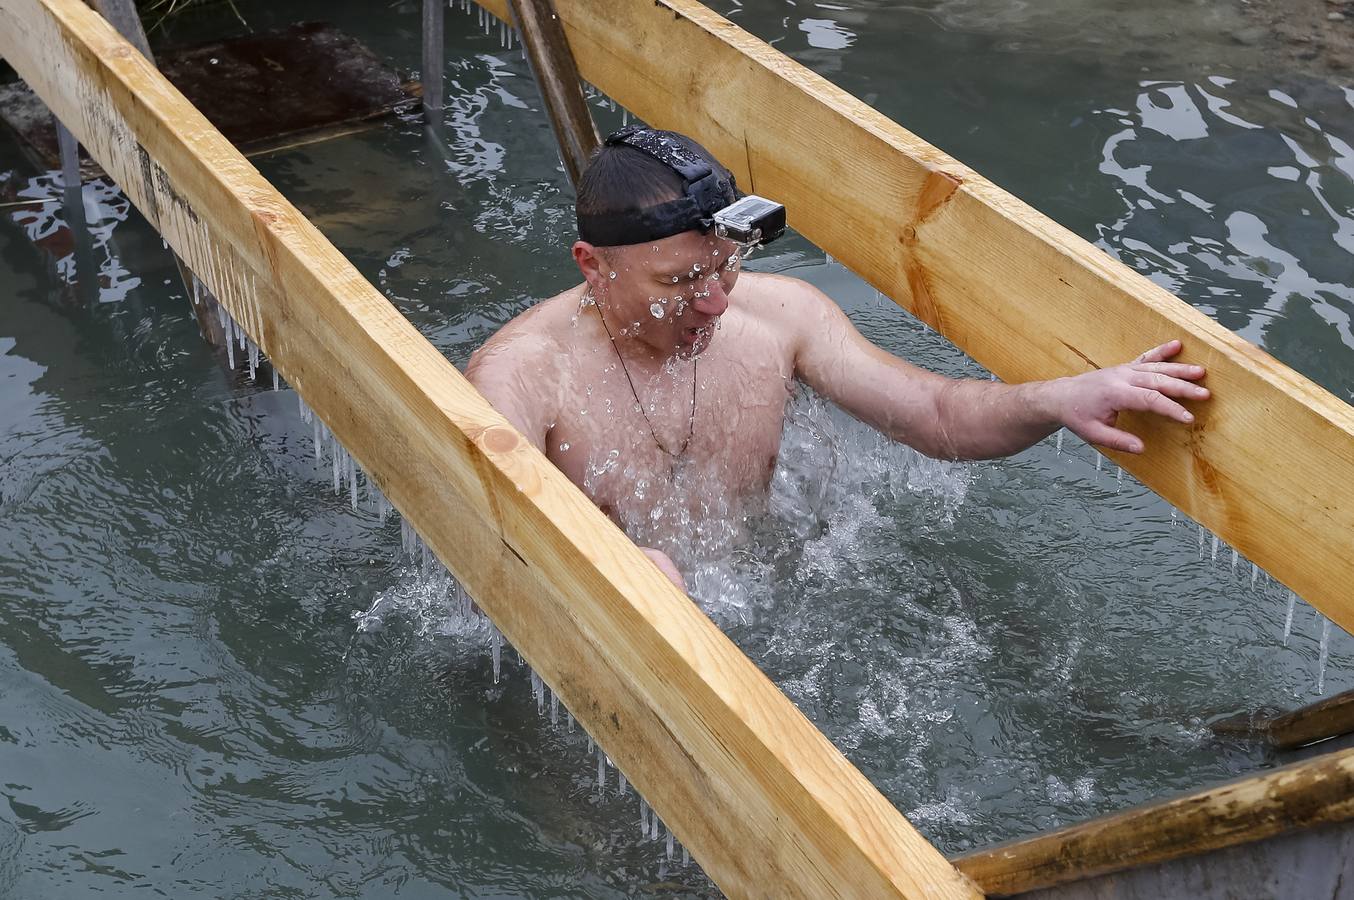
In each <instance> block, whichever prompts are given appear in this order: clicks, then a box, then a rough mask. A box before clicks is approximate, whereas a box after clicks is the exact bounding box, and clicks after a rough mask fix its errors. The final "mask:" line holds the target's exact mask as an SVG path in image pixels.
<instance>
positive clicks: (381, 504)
mask: <svg viewBox="0 0 1354 900" xmlns="http://www.w3.org/2000/svg"><path fill="white" fill-rule="evenodd" d="M192 289H193V292H194V298H193V299H194V302H195V303H201V302H202V301H203V300H204V299H211V294H210V292H209V291H208V289H207V287H206V286H205V285H203V284H202V282H201V281H199V280H198V279H197V278H194V279H193V285H192ZM216 308H217V315H218V316H219V321H220V325H221V331H222V334H223V335H224V340H225V343H226V353H227V360H228V362H229V364H230V367H231V370H232V371H234V370H235V368H236V352H237V350H238V352H239V353H240V359H241V360H242V361H245V362H246V363H247V365H248V373H249V379H250V380H251V381H256V380H257V375H258V371H259V368H260V367H261V365H262V364H263V363H265V362H266V361H267V360H266V358H265V357H264V356H263V353H262V351H261V350H260V348H259V346H258V345H257V344H255V343H254V341H253V339H252V338H250V337H249V335H248V334H246V333H245V330H244V329H243V328H242V327H240V324H239V323H238V322H236V321H235V319H234V318H233V317H232V316H231V314H230V312H229V311H227V309H226V307H225V304H223V303H217V305H216ZM269 368H271V369H272V378H273V390H275V391H276V390H280V389H281V385H282V381H281V378H280V376H279V374H278V371H277V368H276V367H275V366H269ZM296 403H297V407H298V410H299V412H300V417H301V421H302V422H303V423H304V424H306V425H308V426H310V429H311V438H312V442H313V454H314V459H315V464H316V466H317V467H320V466H322V465H323V463H324V462H325V458H326V456H327V457H328V463H329V465H328V467H327V468H328V470H329V472H328V474H329V481H330V483H331V484H332V486H333V491H334V494H335V495H343V494H345V493H346V494H347V497H348V502H349V504H350V505H351V506H352V508H353V509H354V510H358V509H366V508H370V510H371V511H372V512H373V513H374V514H375V515H376V516H377V518H378V520H379V521H380V522H381V523H382V524H384V523H385V521H386V519H387V518H388V517H389V516H390V514H391V513H392V512H397V510H395V508H394V506H393V505H392V504H391V503H390V501H389V500H387V499H386V497H385V494H384V493H382V491H381V489H380V487H378V486H377V484H376V483H375V482H374V481H372V480H371V478H369V477H367V475H366V473H365V472H364V471H363V469H362V466H361V464H360V463H358V461H357V460H356V459H355V458H354V457H353V455H352V454H351V453H349V452H348V450H347V448H345V447H344V446H343V443H342V442H341V441H340V440H339V439H338V437H337V435H335V434H334V433H333V432H332V431H331V430H330V429H329V426H327V425H326V424H325V423H324V421H323V420H322V419H321V418H320V417H319V416H318V415H316V414H315V412H314V410H312V409H311V408H310V407H309V406H308V405H307V404H306V401H305V400H304V399H303V398H302V397H301V395H300V394H299V393H297V395H296ZM363 486H365V502H364V499H363V493H364V491H363ZM400 554H401V556H402V557H407V558H408V559H409V560H410V561H411V562H412V563H413V565H414V566H415V568H416V570H417V572H418V576H419V579H420V580H421V581H422V583H423V585H424V586H425V587H427V588H429V589H430V591H431V593H432V594H433V596H437V597H443V598H445V600H446V603H447V606H448V607H449V608H450V610H451V611H452V612H453V613H454V614H455V615H456V616H457V617H459V618H461V619H462V620H465V621H475V622H481V623H484V624H487V625H488V628H489V648H488V651H489V659H490V667H491V670H492V673H493V680H494V684H498V683H499V680H500V678H501V676H502V663H503V648H504V646H505V645H507V646H509V647H510V646H511V645H510V644H509V643H508V641H507V639H506V638H505V637H504V636H503V633H502V632H501V631H499V630H498V627H497V626H496V625H494V623H493V622H492V621H490V620H489V618H488V617H487V616H486V615H484V613H483V611H482V610H481V609H480V607H479V605H478V604H477V603H476V602H475V600H474V598H473V597H472V596H471V594H470V592H469V591H468V590H466V589H465V587H464V585H462V584H461V583H460V582H459V581H458V580H457V579H456V576H455V575H453V574H452V573H451V571H450V570H449V569H448V568H447V567H446V566H445V565H444V564H443V563H442V560H441V559H439V558H438V556H437V554H436V553H435V552H434V551H433V549H432V548H431V547H430V546H429V545H428V543H427V541H425V540H424V539H423V537H422V536H421V535H420V534H419V533H418V531H417V530H416V529H415V528H414V526H413V525H412V524H411V523H410V522H409V520H408V519H405V518H403V517H401V519H400ZM517 658H518V660H519V662H520V663H521V664H522V665H523V666H525V667H526V669H527V671H528V673H529V674H530V679H531V694H532V697H533V698H534V700H535V701H536V710H537V712H538V713H540V714H541V715H542V716H543V717H544V716H547V715H548V716H549V721H550V724H551V726H553V727H555V728H559V727H560V724H561V723H560V710H561V709H562V708H563V710H564V720H565V722H564V726H563V727H564V728H565V729H567V732H568V733H569V734H572V733H573V732H574V729H575V727H576V720H575V719H574V716H573V713H571V712H569V710H568V709H567V708H565V707H564V706H563V704H562V703H561V701H560V698H559V695H558V694H556V693H555V692H554V690H553V689H551V687H550V686H549V685H548V684H546V683H545V681H544V679H542V678H541V676H540V675H539V674H538V673H537V672H536V670H535V669H533V668H532V667H531V665H530V664H529V663H528V662H526V660H524V659H523V658H522V655H521V653H520V652H519V653H517ZM584 733H585V734H587V729H584ZM587 738H588V753H589V754H595V755H596V759H597V792H598V795H599V796H604V795H605V794H606V790H607V784H608V781H614V783H615V795H616V796H618V797H626V796H628V795H629V793H630V781H629V779H628V778H627V777H626V775H625V773H624V772H623V771H621V769H620V768H619V767H618V766H617V765H616V764H615V763H614V762H612V760H611V757H609V756H608V755H607V754H606V753H605V752H604V751H603V750H602V748H601V746H600V745H599V744H597V742H596V741H595V740H594V739H593V737H592V735H591V734H587ZM608 769H614V770H615V772H616V774H615V776H614V778H609V777H608V775H607V770H608ZM635 794H636V796H637V797H638V799H639V822H640V839H641V840H645V841H657V840H659V839H660V838H665V842H664V855H665V858H666V860H667V861H668V862H672V861H673V859H674V857H675V855H676V853H677V851H678V849H680V850H681V859H682V865H684V866H685V865H688V864H690V862H691V854H690V851H688V850H687V849H686V847H683V846H681V845H680V844H679V843H678V842H677V840H676V838H675V836H674V835H673V833H672V831H671V830H670V829H668V828H667V827H666V826H665V825H664V824H663V821H662V820H661V819H660V818H659V816H658V813H657V812H656V811H655V810H654V809H653V807H652V806H650V805H649V802H648V801H647V800H645V799H644V797H643V796H642V795H640V793H639V791H638V789H636V791H635Z"/></svg>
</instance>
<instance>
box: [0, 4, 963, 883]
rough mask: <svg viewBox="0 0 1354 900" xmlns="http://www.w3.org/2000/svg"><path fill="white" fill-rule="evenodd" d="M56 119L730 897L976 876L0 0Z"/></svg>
mask: <svg viewBox="0 0 1354 900" xmlns="http://www.w3.org/2000/svg"><path fill="white" fill-rule="evenodd" d="M0 54H3V55H4V57H5V58H6V59H7V60H8V61H9V62H10V63H11V65H13V66H14V67H15V69H16V70H17V71H18V72H19V73H20V74H21V75H22V76H23V77H24V79H25V80H27V82H28V83H29V85H30V86H31V87H32V88H33V89H34V90H35V91H36V92H37V93H38V95H39V96H40V97H41V98H42V99H43V100H44V101H45V102H46V103H47V105H48V106H49V107H51V109H52V110H53V112H54V113H55V114H56V115H57V116H58V117H59V118H60V119H61V120H62V121H63V122H65V123H66V124H67V126H68V127H69V128H70V129H71V131H72V132H73V133H74V134H75V136H76V137H77V138H78V139H79V140H80V141H81V143H83V144H84V145H85V147H86V148H87V149H88V150H89V152H90V153H91V155H92V156H93V157H94V158H95V159H97V160H98V161H99V162H100V164H102V166H103V167H104V170H105V171H106V172H108V173H109V175H111V176H112V177H113V178H114V179H115V180H116V181H117V183H118V184H119V186H121V188H122V189H123V190H124V191H125V192H126V193H127V195H128V196H129V197H130V198H131V200H132V201H133V202H134V203H135V204H136V206H137V208H138V209H139V210H140V211H141V212H142V213H143V214H144V215H145V217H146V219H147V220H148V221H149V222H150V223H151V224H152V225H153V226H154V227H155V228H157V229H158V230H159V232H160V233H161V234H162V235H163V236H164V237H165V238H166V240H167V241H168V242H169V244H170V245H171V246H172V247H173V249H174V250H175V252H177V253H178V254H179V255H180V256H181V257H182V258H183V259H184V261H185V262H186V263H187V264H188V266H189V267H190V268H191V269H192V270H193V272H195V273H196V274H197V275H198V276H199V277H200V278H201V279H202V280H203V281H204V282H205V283H206V284H207V285H208V287H210V288H211V290H212V292H213V293H214V294H215V295H216V297H217V298H218V300H219V301H220V302H221V303H222V304H223V305H224V306H225V307H226V308H227V309H228V310H229V312H230V314H231V315H232V316H233V317H234V319H235V320H236V321H238V322H239V323H240V324H242V325H243V326H244V328H245V330H246V331H247V332H248V333H249V335H250V337H251V338H252V339H253V340H254V341H255V342H256V343H257V344H258V345H259V346H260V347H261V348H262V350H263V351H264V352H265V353H266V354H267V355H268V357H269V358H270V359H271V361H272V363H273V364H274V366H276V367H277V368H278V369H279V370H280V371H281V372H282V374H283V375H284V376H285V378H286V380H287V382H288V383H289V384H290V385H292V386H293V387H294V388H296V390H297V391H298V392H299V393H300V394H301V396H302V398H303V399H304V400H305V401H306V403H307V404H309V406H310V407H311V408H312V409H313V410H314V411H315V412H316V413H317V414H319V415H320V417H321V418H322V419H323V420H324V421H325V423H327V424H328V426H329V427H330V429H331V430H332V431H333V433H334V434H335V435H336V436H337V437H338V438H339V440H340V441H342V443H343V444H344V445H345V447H346V448H347V450H348V451H349V452H351V453H352V455H353V456H354V457H355V458H356V460H357V461H358V462H359V463H360V464H361V465H362V467H363V468H364V469H365V470H366V472H367V474H368V476H369V477H370V478H371V479H372V480H373V481H374V482H375V483H376V484H377V485H378V486H379V487H380V489H381V490H382V491H383V492H384V493H385V495H386V496H387V497H388V498H390V500H391V501H392V502H393V503H394V504H395V506H396V507H397V508H398V509H399V510H400V512H401V513H402V514H403V515H404V516H405V517H406V518H407V519H408V520H409V521H410V522H411V523H412V524H413V525H414V527H415V528H417V530H418V532H419V533H420V534H421V535H422V536H423V538H424V540H425V541H426V542H427V543H428V544H429V545H430V546H431V547H432V549H433V550H434V551H435V552H436V553H437V554H438V556H439V557H440V558H441V559H442V560H443V561H444V562H445V563H446V564H447V565H448V566H449V568H450V569H451V570H452V572H453V573H454V574H455V575H456V577H457V578H458V579H459V580H460V581H461V582H462V584H463V585H465V587H466V588H467V589H468V590H469V591H470V592H471V594H472V595H473V596H474V597H475V598H476V600H477V602H478V603H479V605H480V607H481V608H482V609H483V610H484V611H485V612H486V613H487V614H488V615H489V616H490V617H491V618H492V619H493V621H494V623H495V624H496V625H497V626H498V627H499V629H501V630H502V632H503V633H504V634H505V635H506V636H507V637H508V639H509V640H511V641H512V643H513V644H514V645H515V646H516V647H517V649H518V650H519V651H520V652H521V653H522V655H523V656H524V657H526V659H527V661H528V662H529V663H530V664H531V665H532V666H533V667H534V668H535V670H536V671H537V672H538V673H539V674H540V675H541V676H542V678H543V679H544V680H545V682H546V683H548V684H549V685H550V687H551V688H553V689H554V691H555V692H556V693H557V694H558V695H559V697H560V698H561V699H562V700H563V702H564V704H565V705H566V706H567V708H568V709H569V710H570V711H572V713H573V715H574V716H575V717H576V718H577V719H578V720H579V721H580V722H582V723H583V725H584V726H585V727H586V728H587V729H588V731H589V732H590V733H591V734H592V735H593V737H594V738H596V740H597V741H598V742H599V744H600V745H601V746H602V748H603V749H604V750H605V751H606V753H607V754H608V755H609V756H610V757H611V759H612V760H613V761H614V762H615V763H616V764H617V765H618V766H619V767H620V768H621V770H622V771H623V772H625V774H626V775H627V776H628V777H629V779H630V780H631V782H633V783H634V784H635V785H636V786H637V787H638V788H639V789H640V790H641V791H642V792H643V794H644V796H645V797H646V798H647V799H648V800H649V802H650V803H652V805H653V807H654V808H655V810H656V811H657V812H658V814H659V815H660V816H661V817H662V819H663V820H664V821H665V822H666V823H667V825H668V826H669V827H670V828H671V829H672V831H673V832H674V833H675V834H676V836H677V838H678V839H679V840H681V841H682V843H683V844H684V845H685V846H687V847H688V848H689V849H690V850H691V852H692V854H693V855H694V856H695V857H696V859H697V860H698V861H699V862H700V863H701V864H702V866H704V867H705V870H706V871H707V872H708V873H709V874H710V876H711V877H712V878H713V879H714V880H715V881H716V882H717V883H718V884H719V885H720V887H722V888H723V889H724V890H725V891H726V892H728V893H729V894H731V895H734V896H766V897H813V898H818V897H829V896H849V897H862V898H877V897H917V898H921V897H927V898H951V897H974V896H979V895H980V894H979V892H978V891H977V889H976V888H975V887H974V886H973V885H972V883H971V882H969V881H968V880H967V879H966V878H964V877H963V876H962V875H960V874H959V873H958V872H957V871H956V870H955V869H954V867H953V866H951V865H950V864H949V863H948V862H947V861H946V860H945V858H944V857H943V856H942V855H941V854H940V853H939V852H938V851H937V850H936V849H935V848H934V847H932V846H931V845H930V844H929V843H927V841H926V840H925V839H924V838H922V837H921V835H919V834H918V833H917V832H916V831H915V830H914V829H913V828H912V826H911V825H910V824H908V822H907V821H906V820H905V819H904V818H903V816H902V815H901V814H899V813H898V811H897V810H896V809H894V808H893V806H892V805H890V804H889V803H888V801H887V800H885V799H884V798H883V796H881V795H880V794H879V792H878V791H877V790H876V789H875V788H874V787H873V786H872V785H871V784H870V783H869V782H868V781H867V780H866V779H865V778H864V777H863V776H862V775H861V774H860V773H859V772H858V771H856V770H855V769H854V768H853V767H852V766H851V765H850V763H848V762H847V761H846V759H845V758H844V757H843V756H842V755H841V754H840V753H839V752H838V751H837V750H836V749H835V748H834V747H833V746H832V744H831V743H830V742H829V741H828V740H827V739H826V738H825V737H823V735H822V734H820V733H819V732H818V731H817V730H816V729H815V728H814V727H813V725H812V724H810V723H809V721H808V720H807V719H806V718H805V717H804V716H803V714H802V713H800V712H799V711H798V710H797V709H796V708H795V707H794V705H793V704H791V703H790V702H789V701H788V700H787V699H786V698H785V696H784V695H783V694H781V693H780V691H779V690H777V689H776V687H775V686H774V685H773V684H771V682H770V681H769V680H768V679H767V678H766V677H765V676H764V675H763V674H762V673H761V672H760V671H759V670H758V669H757V668H756V666H754V665H753V664H752V663H751V662H749V661H748V659H747V658H746V657H744V656H743V654H742V653H740V652H739V651H738V650H737V648H735V647H734V646H733V644H732V643H731V642H730V641H729V640H728V639H727V638H726V637H725V636H724V635H723V634H722V633H721V632H720V631H719V629H718V628H716V627H715V626H714V624H713V623H712V622H710V620H709V619H708V618H706V617H705V616H704V615H703V614H702V613H701V612H700V610H699V609H697V608H696V606H695V605H694V604H693V603H692V602H691V601H690V600H689V599H688V598H687V597H686V596H684V595H683V594H682V593H681V592H679V591H678V590H677V589H676V588H675V587H673V585H672V583H671V582H669V581H668V580H667V578H665V577H664V576H663V575H662V574H661V573H660V572H659V571H658V570H657V569H656V568H655V567H654V565H653V564H652V563H651V562H649V560H648V559H647V558H646V557H645V556H644V555H643V554H642V553H641V552H640V551H639V550H638V548H636V547H635V545H634V544H633V543H631V541H630V540H629V539H627V538H626V537H625V536H624V535H623V534H622V533H621V532H620V531H619V530H618V529H617V528H616V527H615V526H614V525H613V524H612V523H611V521H610V520H609V519H607V517H606V516H605V515H603V514H602V513H601V512H600V511H599V510H598V509H597V508H596V507H595V506H593V504H592V503H590V502H589V501H588V499H587V498H586V497H585V496H584V495H583V494H582V493H581V492H580V491H579V490H578V489H577V488H575V487H574V485H573V484H571V483H570V482H569V481H568V480H567V479H566V478H565V477H564V476H563V475H562V474H560V472H559V471H558V470H556V469H555V467H554V466H553V465H551V464H550V463H549V462H548V461H547V460H546V459H545V457H544V456H543V455H542V454H540V453H539V452H538V451H536V450H535V449H534V448H533V447H532V446H531V445H530V444H529V443H528V442H527V441H526V440H525V439H524V438H523V437H522V436H521V435H520V434H519V433H518V432H517V431H515V430H514V429H513V428H512V427H511V426H510V425H508V423H507V422H506V421H505V420H504V419H503V418H502V417H501V416H500V415H498V413H496V412H495V411H494V410H493V409H492V408H491V407H490V406H489V405H488V403H486V402H485V400H484V399H483V398H482V397H481V396H480V395H479V394H478V393H477V392H476V391H475V390H474V389H473V388H472V387H471V386H470V385H469V384H468V383H467V382H466V381H465V379H464V378H463V377H462V376H461V375H460V373H458V372H457V371H456V369H455V368H454V367H453V366H452V365H451V364H450V363H448V362H447V361H446V360H445V359H444V358H443V357H442V356H441V355H440V354H439V353H438V352H437V350H436V349H435V348H434V347H433V346H432V345H431V344H429V343H428V342H427V341H426V340H425V339H424V338H423V337H422V336H421V335H419V333H418V332H417V331H416V330H414V328H413V326H411V325H410V324H409V323H408V322H407V321H406V320H405V319H404V318H403V317H402V316H401V315H400V314H399V313H398V312H397V311H396V310H395V309H394V308H393V307H392V306H391V305H390V304H389V303H388V302H387V301H386V300H385V298H384V297H382V296H381V294H380V293H379V292H378V291H377V290H376V289H375V288H373V287H372V286H371V285H370V284H368V283H367V282H366V281H365V280H364V279H363V278H362V277H361V276H360V275H359V274H358V272H357V271H356V270H355V269H354V268H353V267H352V266H351V265H350V264H349V263H348V262H347V260H345V259H344V258H343V257H342V255H340V254H339V252H338V251H337V250H335V249H334V247H333V246H332V245H331V244H330V243H329V242H328V241H327V240H325V238H324V237H323V235H321V234H320V233H319V231H317V230H316V229H315V227H314V226H313V225H311V223H310V222H308V221H307V220H306V219H305V217H304V216H302V215H301V214H300V213H299V212H297V210H296V209H295V208H294V207H292V205H291V204H289V203H288V202H287V201H286V200H285V199H284V198H283V197H282V196H281V195H280V194H279V193H278V192H277V191H276V190H275V189H274V188H273V187H272V186H271V185H269V184H268V183H267V182H266V181H265V180H264V179H263V178H262V177H261V176H260V175H259V174H258V172H257V171H255V169H254V168H253V167H252V166H251V165H250V164H249V162H248V161H246V160H245V159H244V158H243V157H242V156H241V155H240V154H239V153H238V152H236V151H235V149H234V148H233V147H231V146H230V144H229V143H228V142H227V141H226V140H225V139H224V138H222V136H221V135H220V134H219V133H218V132H217V131H216V130H215V129H214V128H213V127H212V126H211V125H210V124H209V123H208V122H207V121H206V120H205V119H204V118H203V117H202V115H201V114H200V113H199V112H198V111H197V110H196V109H194V108H193V107H192V105H191V104H189V103H188V102H187V101H186V100H184V98H183V97H182V96H181V95H180V94H179V93H178V92H177V91H176V90H175V89H174V88H173V87H172V86H171V85H170V84H169V83H168V82H167V81H166V80H165V79H164V78H163V77H161V75H160V74H159V73H158V72H157V71H156V70H155V68H154V67H153V66H152V65H150V63H149V62H147V60H146V59H145V58H144V57H143V56H142V55H141V54H140V53H138V52H137V51H136V50H135V49H133V48H132V47H131V46H130V45H129V44H128V43H127V42H126V41H124V40H123V39H122V38H120V37H119V36H118V35H117V33H116V32H115V31H114V30H113V29H112V28H111V27H110V26H109V25H108V23H107V22H105V21H104V20H103V19H102V18H100V17H99V16H98V15H97V14H95V13H94V12H92V11H91V10H90V9H88V8H87V7H86V6H85V5H84V4H83V3H82V2H80V0H0Z"/></svg>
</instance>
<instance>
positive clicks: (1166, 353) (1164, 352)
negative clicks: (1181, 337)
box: [1133, 340, 1180, 363]
mask: <svg viewBox="0 0 1354 900" xmlns="http://www.w3.org/2000/svg"><path fill="white" fill-rule="evenodd" d="M1179 352H1180V342H1179V341H1176V340H1172V341H1167V342H1166V343H1164V344H1162V345H1161V346H1159V347H1153V348H1152V349H1151V350H1148V351H1147V352H1146V353H1144V354H1143V355H1142V356H1139V357H1138V358H1137V359H1135V360H1133V361H1134V362H1139V363H1150V362H1161V361H1162V360H1167V359H1170V358H1171V357H1172V356H1175V355H1176V354H1177V353H1179Z"/></svg>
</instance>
